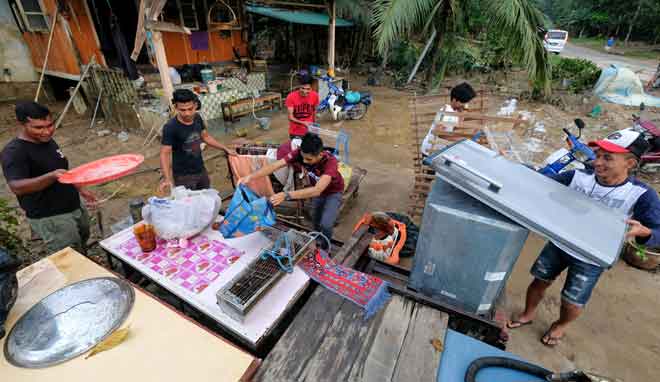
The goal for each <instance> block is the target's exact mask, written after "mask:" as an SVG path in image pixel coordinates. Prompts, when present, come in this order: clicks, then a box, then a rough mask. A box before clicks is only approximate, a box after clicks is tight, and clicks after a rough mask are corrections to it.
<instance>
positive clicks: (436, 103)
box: [409, 90, 525, 222]
mask: <svg viewBox="0 0 660 382" xmlns="http://www.w3.org/2000/svg"><path fill="white" fill-rule="evenodd" d="M487 100H488V98H487V94H486V93H485V91H483V90H480V91H478V92H477V97H476V98H475V99H474V100H472V102H470V105H471V107H470V108H469V109H467V110H466V111H465V112H461V113H447V114H448V115H455V116H457V117H459V119H460V121H461V122H460V123H459V124H458V125H456V126H455V127H454V129H453V131H451V132H443V133H442V134H441V135H440V136H439V137H440V138H442V139H444V140H446V141H448V142H449V143H451V142H456V141H459V140H461V139H475V140H476V141H477V142H478V143H479V144H481V145H484V146H488V145H489V144H492V143H491V142H490V139H491V137H489V136H488V134H487V133H488V131H489V130H488V128H487V127H488V126H487V125H488V124H491V123H506V124H511V126H512V129H515V128H516V127H517V126H519V125H520V124H522V123H524V122H525V121H524V120H523V119H520V118H507V117H492V116H488V115H485V114H483V113H485V103H486V102H487ZM447 104H449V93H447V94H444V95H432V96H418V95H417V94H414V95H413V96H412V97H411V98H410V101H409V105H410V116H411V122H410V128H411V129H412V134H411V137H412V142H411V147H410V149H411V151H412V153H413V168H414V171H415V178H414V183H413V190H412V192H411V194H410V210H409V215H410V216H411V217H412V218H413V220H415V221H416V222H419V221H420V219H421V216H422V213H423V211H424V206H425V204H426V197H427V196H428V194H429V192H430V191H431V183H432V182H433V181H434V180H435V176H434V174H433V170H432V169H431V168H430V167H429V166H427V165H425V164H424V163H422V159H423V158H422V153H421V151H420V148H421V145H422V142H423V141H424V137H426V134H427V133H428V131H429V129H430V127H431V124H432V123H433V120H434V118H435V116H436V113H437V112H438V111H439V110H440V109H441V108H442V107H444V106H445V105H447Z"/></svg>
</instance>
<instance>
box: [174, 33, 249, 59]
mask: <svg viewBox="0 0 660 382" xmlns="http://www.w3.org/2000/svg"><path fill="white" fill-rule="evenodd" d="M162 34H163V44H164V45H165V54H166V55H167V64H168V65H169V66H180V65H184V64H198V63H202V62H220V61H231V60H232V59H233V58H234V54H233V52H232V46H235V47H237V48H238V50H239V51H240V52H241V56H246V55H247V43H246V42H245V41H243V39H242V37H241V32H240V31H232V35H231V38H222V37H220V32H210V33H209V49H208V50H193V49H192V48H191V45H190V36H189V35H185V34H183V33H175V32H162Z"/></svg>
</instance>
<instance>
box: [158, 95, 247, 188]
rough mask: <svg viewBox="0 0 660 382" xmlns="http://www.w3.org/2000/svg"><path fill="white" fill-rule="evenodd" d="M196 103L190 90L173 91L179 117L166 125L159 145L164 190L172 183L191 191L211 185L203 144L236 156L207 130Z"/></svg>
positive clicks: (170, 186)
mask: <svg viewBox="0 0 660 382" xmlns="http://www.w3.org/2000/svg"><path fill="white" fill-rule="evenodd" d="M197 102H198V101H197V96H195V93H193V92H192V91H190V90H188V89H178V90H176V91H175V92H174V94H173V98H172V103H173V104H174V108H175V109H176V116H175V117H174V118H172V119H170V120H169V121H168V122H167V123H166V124H165V126H163V138H162V140H161V147H160V168H161V171H162V176H163V181H162V182H161V184H160V191H161V192H166V191H167V190H168V189H169V190H171V188H172V186H185V187H186V188H188V189H191V190H202V189H205V188H209V187H210V185H211V182H210V181H209V176H208V173H207V172H206V168H205V167H204V159H203V158H202V143H206V144H207V145H209V146H211V147H215V148H217V149H220V150H224V151H225V152H226V153H227V154H228V155H236V152H234V150H232V149H230V148H228V147H227V146H225V145H223V144H221V143H220V142H218V141H216V140H215V138H213V137H212V136H211V135H210V134H209V133H208V131H206V125H205V124H204V120H202V117H201V116H200V115H199V114H197V109H198V104H197Z"/></svg>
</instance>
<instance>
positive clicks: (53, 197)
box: [0, 102, 89, 253]
mask: <svg viewBox="0 0 660 382" xmlns="http://www.w3.org/2000/svg"><path fill="white" fill-rule="evenodd" d="M16 119H17V120H18V123H19V124H20V126H21V130H20V131H19V133H18V136H17V137H16V138H14V139H12V140H11V141H10V142H9V143H8V144H7V145H6V146H5V148H4V149H3V150H2V153H1V154H0V158H1V161H2V171H3V173H4V175H5V178H6V179H7V184H8V185H9V189H10V190H11V191H12V192H13V193H14V194H15V195H16V197H17V198H18V203H19V204H20V206H21V208H22V209H23V210H24V211H25V214H26V215H27V218H28V222H29V223H30V226H31V227H32V229H33V230H34V231H35V232H36V233H37V234H38V235H39V236H40V237H41V238H42V239H43V240H44V241H45V243H46V246H47V248H48V250H49V251H50V252H56V251H59V250H60V249H63V248H66V247H69V246H70V247H74V248H75V249H76V250H78V251H79V252H81V253H85V252H86V244H87V239H89V217H88V215H87V211H85V209H84V208H83V207H82V206H81V204H80V195H79V193H78V190H77V189H76V187H74V186H72V185H69V184H63V183H59V182H58V181H57V179H58V176H59V175H60V174H62V173H64V172H65V171H66V170H67V169H68V168H69V161H68V160H67V159H66V157H65V156H64V154H63V153H62V151H61V150H60V148H59V146H58V145H57V143H56V142H55V141H54V140H53V134H54V133H55V127H54V126H53V120H52V119H51V115H50V111H49V110H48V108H46V107H45V106H42V105H40V104H38V103H36V102H21V103H18V104H17V105H16Z"/></svg>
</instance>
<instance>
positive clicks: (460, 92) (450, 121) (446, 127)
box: [420, 82, 477, 156]
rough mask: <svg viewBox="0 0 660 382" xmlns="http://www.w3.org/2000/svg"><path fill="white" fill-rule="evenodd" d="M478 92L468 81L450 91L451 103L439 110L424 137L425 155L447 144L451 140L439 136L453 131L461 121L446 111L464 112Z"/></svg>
mask: <svg viewBox="0 0 660 382" xmlns="http://www.w3.org/2000/svg"><path fill="white" fill-rule="evenodd" d="M476 95H477V94H476V93H475V91H474V89H472V86H470V84H468V83H467V82H463V83H462V84H460V85H456V86H454V87H453V88H452V89H451V92H450V93H449V104H448V105H445V106H444V107H443V108H442V109H440V110H439V111H438V113H437V114H436V115H435V118H434V119H433V123H432V124H431V128H429V132H428V133H427V134H426V137H424V141H423V142H422V147H421V148H420V151H421V153H422V155H423V156H428V155H431V154H433V153H434V152H435V151H438V150H440V149H441V148H443V147H445V146H447V145H448V144H449V143H450V142H449V141H447V140H446V139H442V138H440V137H438V135H439V134H440V133H441V132H448V133H451V132H452V131H454V127H456V125H458V124H459V123H460V122H461V121H460V119H459V118H458V117H457V116H456V115H452V114H445V113H446V112H450V113H451V112H462V111H463V110H465V108H466V106H467V104H468V102H470V101H472V99H474V97H476Z"/></svg>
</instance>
